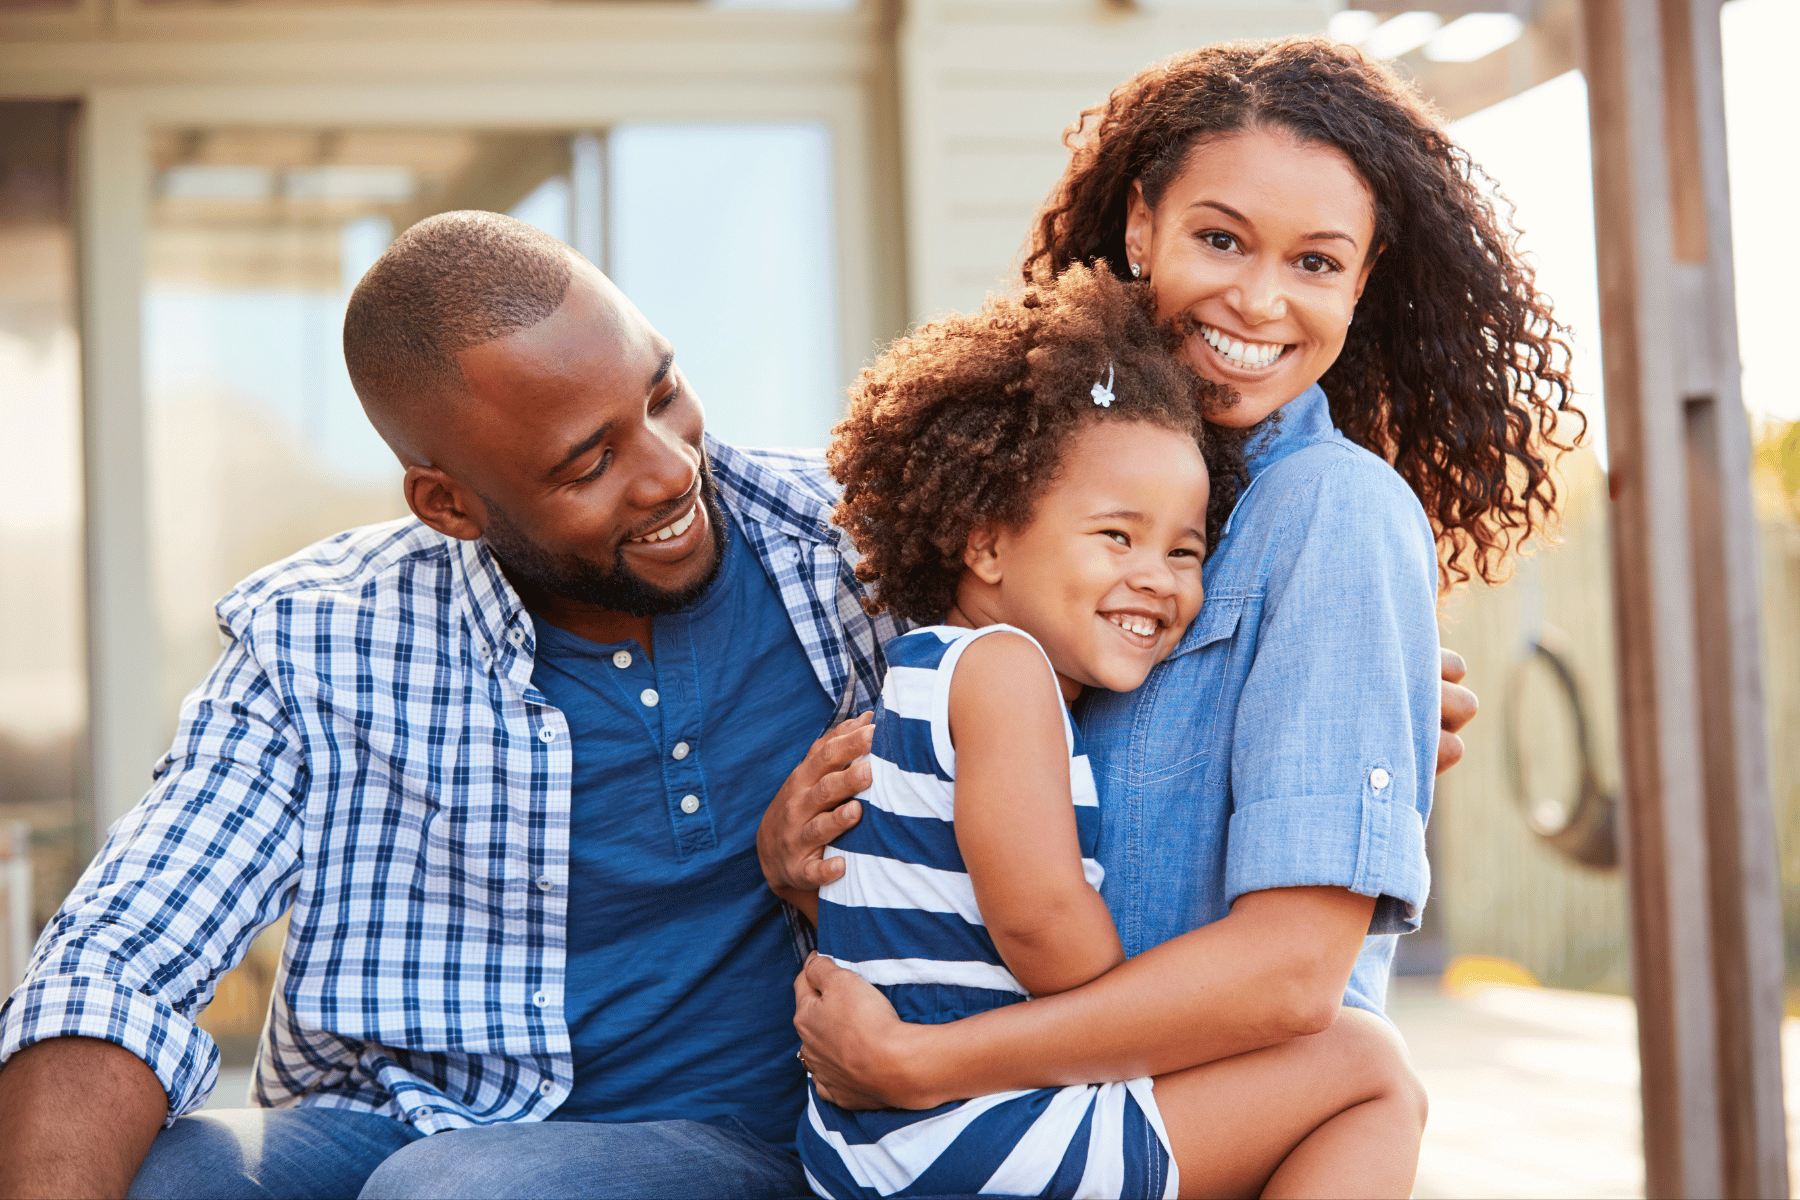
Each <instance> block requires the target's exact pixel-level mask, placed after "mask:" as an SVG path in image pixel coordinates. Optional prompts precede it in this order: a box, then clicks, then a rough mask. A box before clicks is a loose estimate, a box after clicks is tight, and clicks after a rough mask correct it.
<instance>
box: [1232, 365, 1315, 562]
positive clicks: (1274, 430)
mask: <svg viewBox="0 0 1800 1200" xmlns="http://www.w3.org/2000/svg"><path fill="white" fill-rule="evenodd" d="M1339 436H1341V435H1340V434H1339V433H1338V431H1337V426H1335V425H1333V424H1332V423H1331V402H1330V401H1328V400H1327V399H1326V398H1325V389H1324V388H1321V387H1320V386H1319V385H1318V384H1316V383H1315V384H1313V385H1312V386H1311V387H1309V388H1307V389H1306V390H1305V391H1304V392H1301V393H1300V394H1299V395H1298V396H1295V397H1294V398H1293V399H1292V400H1289V401H1288V402H1287V403H1286V404H1283V405H1282V406H1281V407H1280V408H1278V409H1276V410H1275V411H1274V412H1272V413H1270V414H1269V415H1268V416H1266V417H1264V418H1263V419H1262V420H1261V421H1260V422H1258V423H1257V425H1256V426H1255V427H1254V428H1253V429H1252V430H1251V431H1250V435H1249V437H1248V438H1247V439H1246V440H1245V442H1244V447H1245V453H1244V467H1245V468H1246V469H1247V470H1248V471H1249V473H1250V482H1249V483H1248V484H1246V485H1245V487H1244V490H1243V491H1242V492H1240V493H1239V494H1238V498H1237V503H1236V504H1234V505H1232V508H1231V516H1229V517H1227V518H1226V519H1225V527H1224V528H1223V529H1221V530H1220V531H1219V536H1220V537H1225V536H1227V535H1228V534H1230V533H1231V523H1232V522H1233V521H1234V520H1236V519H1237V514H1238V510H1239V509H1240V508H1242V507H1243V506H1244V497H1245V496H1248V495H1249V494H1250V489H1251V488H1253V487H1255V486H1256V481H1257V479H1258V478H1260V477H1261V476H1262V473H1263V472H1264V471H1266V470H1268V469H1269V468H1270V467H1272V466H1274V465H1275V464H1276V463H1278V462H1280V461H1281V460H1282V459H1284V458H1286V457H1287V456H1288V455H1290V454H1292V453H1294V451H1296V450H1304V449H1306V447H1308V446H1311V445H1315V444H1317V443H1319V442H1323V441H1328V440H1330V439H1331V438H1334V437H1339Z"/></svg>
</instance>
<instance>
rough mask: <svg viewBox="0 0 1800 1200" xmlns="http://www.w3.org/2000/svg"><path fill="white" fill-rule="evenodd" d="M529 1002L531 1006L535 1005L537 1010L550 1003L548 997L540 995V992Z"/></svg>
mask: <svg viewBox="0 0 1800 1200" xmlns="http://www.w3.org/2000/svg"><path fill="white" fill-rule="evenodd" d="M531 1002H532V1003H533V1004H535V1005H537V1006H538V1007H539V1008H543V1007H544V1006H545V1005H546V1004H549V1003H550V997H548V996H546V995H544V993H542V992H539V993H537V994H536V995H535V996H533V997H532V998H531Z"/></svg>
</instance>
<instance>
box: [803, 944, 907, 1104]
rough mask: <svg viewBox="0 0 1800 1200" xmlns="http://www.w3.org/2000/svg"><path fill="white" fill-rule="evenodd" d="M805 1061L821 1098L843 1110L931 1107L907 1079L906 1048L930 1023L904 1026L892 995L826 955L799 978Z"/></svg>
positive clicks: (814, 959)
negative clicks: (917, 1093) (888, 994)
mask: <svg viewBox="0 0 1800 1200" xmlns="http://www.w3.org/2000/svg"><path fill="white" fill-rule="evenodd" d="M794 1028H795V1029H797V1030H799V1031H800V1042H801V1046H800V1058H801V1061H802V1062H804V1063H805V1064H806V1069H807V1071H808V1072H809V1073H810V1074H811V1075H812V1079H813V1086H815V1087H817V1088H818V1089H819V1095H821V1096H823V1097H824V1098H825V1099H827V1100H829V1101H831V1102H832V1103H833V1104H835V1105H837V1106H838V1107H839V1108H852V1109H871V1108H929V1107H931V1102H925V1103H920V1102H919V1101H920V1099H921V1098H920V1097H918V1096H915V1095H913V1094H912V1090H913V1089H912V1087H911V1085H910V1084H909V1082H908V1081H907V1080H906V1078H905V1071H904V1069H903V1064H904V1063H905V1062H906V1061H907V1052H906V1050H905V1045H906V1044H907V1043H908V1041H909V1040H910V1039H911V1038H912V1037H913V1036H914V1035H916V1034H918V1033H919V1032H920V1031H924V1030H928V1029H929V1026H923V1025H908V1024H906V1023H905V1022H904V1021H902V1020H901V1019H900V1017H899V1015H898V1014H897V1013H895V1012H894V1006H893V1005H891V1004H889V1003H888V1001H887V997H886V996H883V995H882V994H881V993H880V992H879V991H877V990H876V988H875V986H874V985H873V984H871V983H869V982H868V981H866V980H865V979H863V977H862V976H860V975H858V974H857V973H856V972H855V971H846V970H844V968H842V967H840V966H838V965H837V964H836V963H834V962H832V961H831V960H830V959H829V958H826V957H824V956H823V955H820V954H814V955H812V956H811V957H809V958H808V959H807V960H806V966H805V968H804V969H803V970H801V972H800V974H799V976H798V977H797V978H796V979H795V980H794Z"/></svg>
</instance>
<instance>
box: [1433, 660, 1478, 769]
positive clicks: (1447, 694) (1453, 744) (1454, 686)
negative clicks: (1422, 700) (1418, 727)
mask: <svg viewBox="0 0 1800 1200" xmlns="http://www.w3.org/2000/svg"><path fill="white" fill-rule="evenodd" d="M1438 654H1439V656H1440V658H1441V659H1442V662H1443V674H1444V682H1443V689H1444V701H1443V713H1444V728H1443V731H1442V732H1440V733H1439V734H1438V758H1437V773H1438V774H1439V775H1442V774H1443V773H1444V772H1445V771H1448V770H1449V769H1450V768H1451V767H1454V766H1455V765H1456V764H1457V763H1459V762H1461V761H1462V756H1463V740H1462V739H1461V738H1460V737H1457V736H1456V735H1457V734H1458V733H1460V732H1462V727H1463V726H1464V725H1467V724H1468V723H1469V722H1470V721H1472V720H1474V719H1475V710H1476V709H1478V708H1480V707H1481V701H1480V700H1478V699H1477V698H1476V696H1475V693H1474V692H1471V691H1470V690H1469V689H1468V688H1466V687H1463V686H1462V681H1463V676H1465V675H1467V674H1468V673H1469V664H1467V663H1465V662H1464V661H1463V657H1462V655H1460V654H1458V653H1457V652H1456V651H1454V650H1445V649H1443V648H1442V647H1440V648H1439V649H1438Z"/></svg>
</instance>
